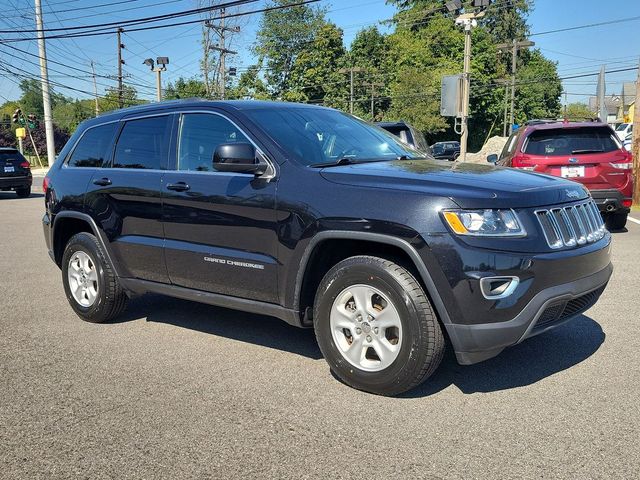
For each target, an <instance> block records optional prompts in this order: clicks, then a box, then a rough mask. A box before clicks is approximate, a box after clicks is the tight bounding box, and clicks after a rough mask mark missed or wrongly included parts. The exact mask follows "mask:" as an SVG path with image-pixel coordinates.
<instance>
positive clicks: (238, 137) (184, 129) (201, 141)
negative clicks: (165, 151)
mask: <svg viewBox="0 0 640 480" xmlns="http://www.w3.org/2000/svg"><path fill="white" fill-rule="evenodd" d="M236 142H240V143H248V142H249V140H248V139H247V137H245V136H244V135H243V134H242V132H241V131H240V130H238V128H236V126H235V125H234V124H233V123H231V122H230V121H229V120H227V119H226V118H224V117H221V116H220V115H214V114H209V113H187V114H185V115H183V116H182V121H181V122H180V139H179V141H178V170H188V171H192V172H211V171H213V170H214V169H213V153H214V152H215V151H216V148H217V147H218V145H220V144H222V143H236Z"/></svg>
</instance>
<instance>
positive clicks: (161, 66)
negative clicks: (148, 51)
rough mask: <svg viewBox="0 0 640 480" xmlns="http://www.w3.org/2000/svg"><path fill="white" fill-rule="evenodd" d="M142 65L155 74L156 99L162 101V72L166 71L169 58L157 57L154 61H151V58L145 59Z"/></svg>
mask: <svg viewBox="0 0 640 480" xmlns="http://www.w3.org/2000/svg"><path fill="white" fill-rule="evenodd" d="M142 64H143V65H147V66H148V67H149V68H150V69H151V71H152V72H155V73H156V74H157V76H156V90H157V95H156V97H157V99H158V101H159V102H161V101H162V72H164V71H166V70H167V65H168V64H169V57H157V58H156V61H155V62H154V61H153V58H147V59H146V60H145V61H144V62H142ZM156 65H157V66H156Z"/></svg>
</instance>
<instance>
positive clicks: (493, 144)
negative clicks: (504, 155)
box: [467, 136, 508, 163]
mask: <svg viewBox="0 0 640 480" xmlns="http://www.w3.org/2000/svg"><path fill="white" fill-rule="evenodd" d="M507 138H508V137H499V136H495V137H491V138H490V139H489V140H487V143H485V144H484V145H483V146H482V148H481V149H480V151H479V152H477V153H467V162H470V163H487V155H491V154H492V153H495V154H498V155H499V154H500V152H501V151H502V149H503V148H504V144H505V143H507Z"/></svg>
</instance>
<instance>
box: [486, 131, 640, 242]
mask: <svg viewBox="0 0 640 480" xmlns="http://www.w3.org/2000/svg"><path fill="white" fill-rule="evenodd" d="M489 161H494V162H497V164H498V165H503V166H506V167H513V168H518V169H522V170H530V171H535V172H539V173H546V174H547V175H554V176H556V177H564V178H567V179H570V180H573V181H575V182H578V183H581V184H582V185H584V186H585V187H587V188H588V189H589V191H590V192H591V196H592V197H593V199H594V200H595V202H596V205H598V209H599V210H600V212H601V214H602V216H603V217H604V221H605V223H606V226H607V228H608V229H610V230H620V229H622V228H624V226H625V225H626V223H627V215H628V213H629V211H630V209H631V203H632V198H631V197H632V194H633V173H632V167H633V161H632V159H631V152H629V151H627V149H626V148H624V147H623V145H622V142H621V141H620V139H619V138H618V137H617V135H616V134H615V132H614V131H613V129H612V128H611V127H610V126H609V125H607V124H605V123H600V122H562V121H539V120H538V121H532V122H530V123H529V124H527V125H525V126H523V127H522V128H520V129H518V130H516V131H515V132H514V133H513V134H512V135H511V136H510V137H509V139H508V141H507V143H506V145H505V146H504V148H503V150H502V152H501V153H500V156H499V157H498V156H496V155H493V156H491V158H490V159H489Z"/></svg>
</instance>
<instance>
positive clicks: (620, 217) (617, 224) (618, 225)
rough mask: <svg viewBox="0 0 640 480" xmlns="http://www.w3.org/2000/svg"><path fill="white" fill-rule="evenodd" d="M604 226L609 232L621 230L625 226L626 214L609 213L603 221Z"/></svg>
mask: <svg viewBox="0 0 640 480" xmlns="http://www.w3.org/2000/svg"><path fill="white" fill-rule="evenodd" d="M604 224H605V226H606V227H607V230H609V231H616V230H622V229H623V228H624V226H625V225H626V224H627V214H626V213H609V214H607V216H606V217H605V219H604Z"/></svg>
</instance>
